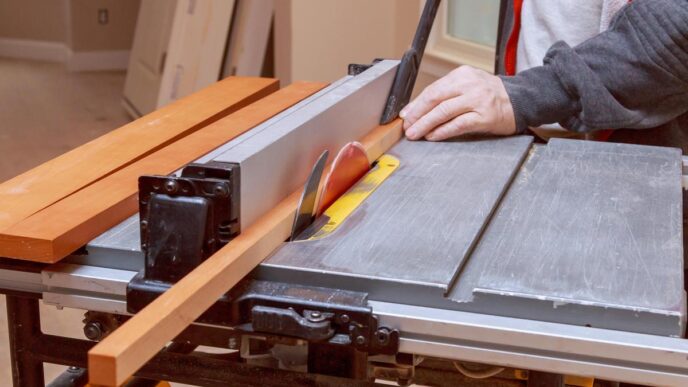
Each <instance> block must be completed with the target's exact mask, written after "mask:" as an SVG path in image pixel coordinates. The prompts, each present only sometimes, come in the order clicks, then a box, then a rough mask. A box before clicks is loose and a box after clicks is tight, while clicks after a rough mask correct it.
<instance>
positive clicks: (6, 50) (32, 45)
mask: <svg viewBox="0 0 688 387" xmlns="http://www.w3.org/2000/svg"><path fill="white" fill-rule="evenodd" d="M69 53H70V50H69V47H67V45H66V44H64V43H60V42H45V41H39V40H28V39H13V38H0V57H5V58H15V59H32V60H42V61H48V62H62V63H64V62H65V61H66V60H67V58H68V57H69Z"/></svg>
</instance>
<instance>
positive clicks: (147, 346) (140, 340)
mask: <svg viewBox="0 0 688 387" xmlns="http://www.w3.org/2000/svg"><path fill="white" fill-rule="evenodd" d="M401 135H402V131H401V121H400V120H395V121H392V122H391V123H390V124H388V125H384V126H379V127H377V128H375V129H374V130H372V131H371V132H370V133H369V134H368V135H367V136H365V137H364V138H362V139H361V140H360V141H361V143H362V144H363V147H364V148H365V150H366V153H367V154H368V156H369V157H370V159H372V160H375V159H377V158H378V157H380V156H381V155H382V154H383V153H384V152H386V151H387V150H388V149H389V148H391V147H392V145H394V144H395V143H396V142H397V141H399V139H400V138H401ZM300 197H301V190H298V191H296V192H294V193H292V194H291V195H290V196H289V197H287V198H286V199H284V200H283V201H282V202H281V203H279V204H278V205H277V206H276V207H275V208H273V209H272V210H270V211H268V212H267V213H266V214H265V215H263V216H262V217H261V218H259V219H258V221H256V223H254V224H253V225H252V226H249V227H248V229H246V230H242V232H241V234H239V236H237V237H236V238H234V239H233V240H232V241H231V242H229V243H228V244H227V245H226V246H225V247H223V248H222V249H220V250H219V251H218V252H216V253H215V254H214V255H212V256H211V257H210V258H208V259H207V260H205V261H204V262H203V263H202V264H201V265H200V266H198V267H197V268H196V269H194V270H193V271H192V272H191V273H189V274H188V275H187V276H186V277H184V278H182V279H181V281H179V282H177V283H176V284H175V285H174V286H173V287H172V288H170V289H169V290H168V291H166V292H165V293H163V294H162V295H161V296H160V297H158V298H157V299H156V300H155V301H153V302H152V303H151V304H150V305H148V306H147V307H146V308H144V309H143V310H142V311H140V312H139V313H137V314H136V315H135V316H134V317H132V318H131V319H130V320H129V321H127V322H126V323H125V324H124V325H123V326H121V327H120V328H118V329H117V330H115V331H114V332H113V333H111V334H110V335H109V336H108V337H107V338H105V339H104V340H103V341H101V342H100V343H99V344H97V345H96V346H95V347H93V349H91V351H89V354H88V369H89V378H90V383H91V384H92V385H105V386H118V385H121V384H122V383H124V382H125V381H126V379H127V378H128V377H129V376H131V375H132V374H133V373H134V372H136V371H137V370H138V369H139V368H140V367H141V366H143V365H144V364H145V363H146V362H147V361H148V360H150V359H151V358H152V357H153V356H155V354H156V353H157V352H158V351H159V350H160V349H161V348H162V347H163V346H164V345H165V344H167V342H169V341H170V340H172V339H173V338H174V337H175V336H177V335H178V334H179V333H180V332H181V331H182V330H184V328H186V327H187V326H188V325H189V324H191V323H192V322H193V321H194V320H196V319H197V318H198V317H199V316H200V315H201V314H202V313H203V312H204V311H205V310H206V309H208V308H209V307H210V306H211V305H212V304H213V303H214V302H215V301H216V300H217V299H218V298H219V297H220V296H221V295H223V294H224V293H225V292H227V291H228V290H229V289H231V288H232V287H233V286H234V285H236V284H237V283H238V282H239V281H240V280H241V279H242V278H244V276H246V275H247V274H248V273H249V272H250V271H251V270H253V268H255V267H256V266H257V265H258V264H259V263H260V262H261V261H262V260H263V259H265V258H266V257H267V256H268V255H269V254H270V253H271V252H272V251H273V250H275V249H276V248H277V247H278V246H279V245H280V244H281V243H282V242H284V241H285V240H286V239H287V238H288V237H289V234H290V232H291V225H292V222H293V220H294V214H295V210H296V207H297V205H298V201H299V198H300Z"/></svg>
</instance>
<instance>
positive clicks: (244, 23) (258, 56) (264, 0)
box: [222, 0, 275, 76]
mask: <svg viewBox="0 0 688 387" xmlns="http://www.w3.org/2000/svg"><path fill="white" fill-rule="evenodd" d="M274 11H275V4H274V0H237V2H236V8H235V10H234V12H235V14H234V20H232V29H231V36H230V38H229V42H228V44H227V54H226V56H225V63H224V65H223V69H222V74H223V76H228V75H241V76H243V75H247V76H260V75H261V73H262V71H263V64H264V62H265V57H266V55H265V54H266V50H267V49H268V41H269V40H270V30H271V27H272V15H273V14H274Z"/></svg>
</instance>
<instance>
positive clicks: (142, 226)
mask: <svg viewBox="0 0 688 387" xmlns="http://www.w3.org/2000/svg"><path fill="white" fill-rule="evenodd" d="M141 228H142V229H144V230H145V229H147V228H148V221H147V220H142V221H141Z"/></svg>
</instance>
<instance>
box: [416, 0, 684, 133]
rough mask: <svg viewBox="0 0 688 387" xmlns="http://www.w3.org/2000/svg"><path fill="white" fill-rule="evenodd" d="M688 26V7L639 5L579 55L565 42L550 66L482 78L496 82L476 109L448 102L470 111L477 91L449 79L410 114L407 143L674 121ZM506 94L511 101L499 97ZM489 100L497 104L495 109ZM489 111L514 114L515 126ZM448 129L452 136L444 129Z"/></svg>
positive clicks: (680, 108) (644, 1)
mask: <svg viewBox="0 0 688 387" xmlns="http://www.w3.org/2000/svg"><path fill="white" fill-rule="evenodd" d="M687 20H688V1H686V0H636V1H634V2H633V3H631V5H629V6H627V7H625V8H624V9H623V10H622V11H620V12H619V14H618V15H617V16H616V17H615V19H614V21H613V22H612V25H611V26H610V29H609V30H608V31H606V32H604V33H601V34H599V35H597V36H596V37H594V38H592V39H589V40H588V41H586V42H584V43H582V44H580V45H578V46H576V47H575V48H570V47H569V46H567V45H566V44H565V43H563V42H559V43H557V44H555V45H554V46H552V48H550V50H549V52H548V53H547V55H546V57H545V60H544V65H543V66H540V67H535V68H532V69H530V70H526V71H523V72H521V73H519V74H518V75H516V76H513V77H501V82H500V83H499V84H497V83H496V82H494V79H500V78H497V77H493V76H491V75H489V74H487V73H484V74H482V75H480V77H483V78H485V77H488V78H487V79H492V81H491V82H483V83H482V86H481V88H483V89H484V90H482V91H481V92H480V93H479V94H480V97H479V98H476V97H475V96H472V97H471V101H470V103H468V104H469V105H472V106H471V107H469V108H466V107H465V106H463V107H462V108H461V109H454V110H452V112H451V114H447V113H446V111H447V110H448V109H447V107H448V106H447V105H449V104H448V103H447V101H449V100H451V99H462V100H463V101H464V103H463V104H464V105H466V104H467V102H466V101H467V98H466V96H469V95H473V89H475V87H468V88H467V87H466V86H465V84H466V80H465V79H463V80H462V81H461V82H459V83H457V82H452V80H451V77H452V75H449V76H448V77H445V78H447V79H445V78H443V79H442V80H440V81H438V82H436V83H435V84H433V85H431V86H430V87H428V89H426V90H425V91H424V92H423V93H421V95H420V96H419V97H418V98H417V99H416V100H415V101H413V102H412V103H411V104H409V106H408V107H407V108H405V109H404V111H403V113H404V116H405V117H406V118H405V120H406V123H405V124H406V127H405V128H406V129H407V136H409V138H411V139H416V138H421V137H424V136H425V137H428V139H431V140H442V139H445V138H448V137H453V136H456V135H460V134H463V133H469V132H474V131H488V132H491V133H495V134H513V133H515V132H522V131H524V130H525V129H526V128H527V127H528V126H540V125H542V124H546V123H553V122H560V123H561V124H562V126H564V127H566V128H568V129H569V130H572V131H579V132H587V131H592V130H596V129H614V128H636V129H643V128H650V127H655V126H658V125H660V124H662V123H665V122H668V121H670V120H671V119H673V118H675V117H677V116H679V115H681V114H682V113H685V112H686V111H688V22H686V21H687ZM472 72H473V73H474V74H469V75H470V77H471V78H474V79H475V78H477V77H478V76H477V75H476V74H475V73H477V72H478V70H474V69H472ZM453 76H454V77H456V74H454V75H453ZM452 83H453V84H452ZM486 85H487V86H488V87H487V89H485V86H486ZM500 87H501V88H502V89H503V90H500ZM502 93H505V94H506V95H508V100H509V101H507V102H504V101H503V98H501V99H500V98H495V97H494V96H500V95H502ZM430 97H433V98H430ZM439 98H443V99H442V101H440V102H438V103H434V104H433V102H434V101H436V100H438V99H439ZM485 100H493V103H492V104H491V107H490V108H489V109H486V108H485V107H484V106H483V105H485V104H484V101H485ZM442 104H444V106H442ZM454 105H458V104H457V103H454ZM438 110H439V111H443V112H444V115H441V114H438V112H437V111H438ZM490 110H493V111H497V112H499V111H502V112H507V113H510V114H511V117H510V118H512V120H513V121H509V120H508V119H504V118H502V119H500V118H499V115H498V114H497V115H495V114H490ZM469 113H473V116H474V118H473V119H472V120H470V122H469V124H465V121H466V119H465V118H464V119H462V118H461V117H462V116H465V115H468V114H469ZM507 115H508V114H507ZM427 116H429V117H427ZM445 118H446V119H445ZM508 118H509V117H508ZM442 119H444V121H442ZM462 122H464V123H463V124H462ZM438 126H439V127H438ZM447 126H450V129H451V130H447V129H443V128H446V127H447ZM436 127H437V130H433V129H435V128H436ZM440 129H442V130H440ZM437 131H440V132H439V133H436V132H437Z"/></svg>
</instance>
